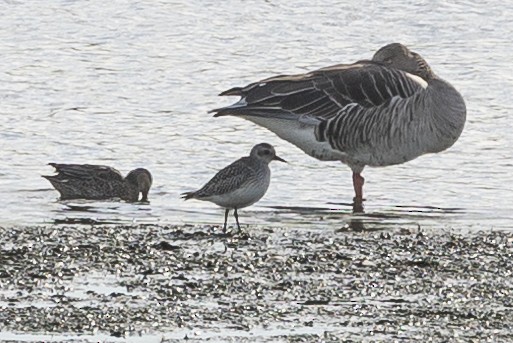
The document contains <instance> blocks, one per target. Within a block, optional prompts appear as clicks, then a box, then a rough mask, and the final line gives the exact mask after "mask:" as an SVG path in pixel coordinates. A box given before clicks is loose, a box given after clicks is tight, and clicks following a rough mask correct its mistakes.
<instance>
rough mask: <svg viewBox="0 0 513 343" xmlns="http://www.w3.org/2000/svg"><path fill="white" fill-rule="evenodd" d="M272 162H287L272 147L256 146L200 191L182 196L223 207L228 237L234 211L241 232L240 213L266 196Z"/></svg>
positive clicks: (264, 144)
mask: <svg viewBox="0 0 513 343" xmlns="http://www.w3.org/2000/svg"><path fill="white" fill-rule="evenodd" d="M271 161H281V162H285V160H284V159H282V158H281V157H279V156H277V155H276V151H275V150H274V147H273V146H272V145H270V144H267V143H260V144H257V145H255V146H254V147H253V148H252V149H251V152H250V154H249V156H245V157H241V158H240V159H238V160H237V161H235V162H233V163H232V164H230V165H228V166H227V167H225V168H223V169H221V170H220V171H219V172H218V173H217V174H216V175H214V177H213V178H212V179H211V180H210V181H209V182H207V184H206V185H205V186H203V187H202V188H200V189H199V190H197V191H193V192H185V193H182V198H183V199H185V200H189V199H198V200H206V201H211V202H213V203H214V204H216V205H218V206H221V207H224V208H225V212H224V226H223V232H225V233H226V222H227V221H228V213H229V212H230V210H231V209H233V210H234V212H233V214H234V216H235V221H236V222H237V228H238V230H239V232H240V224H239V215H238V213H237V209H239V208H243V207H247V206H250V205H253V204H254V203H256V202H257V201H258V200H260V199H261V198H262V197H263V196H264V194H265V192H267V188H269V184H270V182H271V170H270V169H269V163H270V162H271Z"/></svg>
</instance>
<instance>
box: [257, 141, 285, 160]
mask: <svg viewBox="0 0 513 343" xmlns="http://www.w3.org/2000/svg"><path fill="white" fill-rule="evenodd" d="M250 156H251V157H254V158H257V159H259V160H262V161H264V162H266V163H269V162H271V161H273V160H276V161H281V162H287V161H285V160H284V159H283V158H281V157H278V156H276V151H275V150H274V147H273V146H272V145H271V144H267V143H260V144H257V145H255V146H254V147H253V149H251V153H250Z"/></svg>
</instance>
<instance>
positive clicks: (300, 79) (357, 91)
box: [212, 61, 427, 119]
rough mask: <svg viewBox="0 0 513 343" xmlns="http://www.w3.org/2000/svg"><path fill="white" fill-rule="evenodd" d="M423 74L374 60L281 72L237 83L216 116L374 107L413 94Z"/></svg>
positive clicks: (322, 113) (322, 115) (329, 113)
mask: <svg viewBox="0 0 513 343" xmlns="http://www.w3.org/2000/svg"><path fill="white" fill-rule="evenodd" d="M426 85H427V83H426V82H425V81H424V80H422V79H421V78H420V77H418V76H415V75H412V74H409V73H406V72H404V71H401V70H398V69H392V68H388V67H386V66H385V65H384V64H381V63H378V62H373V61H359V62H356V63H354V64H339V65H335V66H331V67H327V68H322V69H319V70H316V71H313V72H310V73H306V74H299V75H280V76H275V77H271V78H268V79H264V80H261V81H259V82H255V83H251V84H249V85H247V86H245V87H235V88H232V89H229V90H227V91H225V92H223V93H221V94H220V95H239V96H240V97H241V99H240V101H239V102H237V103H235V104H234V105H231V106H228V107H223V108H220V109H215V110H213V111H212V112H215V113H216V114H215V116H222V115H249V116H252V115H253V116H264V117H280V118H283V119H285V118H284V117H286V116H287V115H290V117H291V118H290V119H293V118H295V119H297V118H298V116H299V117H301V116H303V115H306V116H308V117H313V118H317V119H330V118H332V117H334V116H335V115H337V114H338V113H339V111H341V110H342V109H344V108H345V107H346V106H347V105H350V104H356V105H359V106H362V107H365V108H370V107H375V106H379V105H382V104H384V103H386V102H387V101H390V100H391V99H392V98H394V97H401V98H408V97H411V96H412V95H413V94H415V93H416V92H418V91H419V90H421V89H423V88H425V87H426Z"/></svg>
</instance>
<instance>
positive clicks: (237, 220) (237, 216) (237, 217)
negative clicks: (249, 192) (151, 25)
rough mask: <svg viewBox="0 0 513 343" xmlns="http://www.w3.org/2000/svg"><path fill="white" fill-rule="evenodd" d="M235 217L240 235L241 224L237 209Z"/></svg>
mask: <svg viewBox="0 0 513 343" xmlns="http://www.w3.org/2000/svg"><path fill="white" fill-rule="evenodd" d="M233 215H234V216H235V221H236V222H237V228H238V229H239V233H240V232H241V229H240V224H239V214H238V213H237V207H235V210H234V212H233Z"/></svg>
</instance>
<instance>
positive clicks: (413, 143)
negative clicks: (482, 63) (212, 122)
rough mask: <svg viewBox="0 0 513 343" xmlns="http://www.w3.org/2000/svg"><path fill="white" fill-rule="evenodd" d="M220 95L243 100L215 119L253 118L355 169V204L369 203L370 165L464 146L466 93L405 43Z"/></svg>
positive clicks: (321, 156)
mask: <svg viewBox="0 0 513 343" xmlns="http://www.w3.org/2000/svg"><path fill="white" fill-rule="evenodd" d="M220 95H237V96H240V97H241V99H240V100H239V101H238V102H237V103H235V104H233V105H231V106H227V107H223V108H218V109H215V110H212V111H211V112H215V115H214V116H215V117H219V116H225V115H233V116H237V117H241V118H244V119H247V120H250V121H252V122H254V123H256V124H258V125H260V126H263V127H265V128H267V129H269V130H270V131H272V132H274V133H275V134H277V135H278V136H279V137H281V138H282V139H285V140H287V141H289V142H291V143H292V144H294V145H296V146H297V147H299V148H300V149H302V150H303V151H304V152H305V153H307V154H308V155H310V156H313V157H315V158H317V159H319V160H322V161H333V160H338V161H342V162H343V163H345V164H347V165H348V166H349V167H350V168H351V170H352V172H353V187H354V192H355V198H354V203H355V204H362V201H363V183H364V178H363V177H362V176H361V173H362V171H363V169H364V167H365V166H371V167H381V166H389V165H394V164H399V163H404V162H407V161H410V160H413V159H414V158H416V157H419V156H420V155H423V154H427V153H437V152H440V151H443V150H445V149H447V148H449V147H450V146H452V145H453V144H454V143H455V142H456V140H457V139H458V137H459V136H460V134H461V132H462V130H463V126H464V124H465V119H466V108H465V102H464V100H463V97H462V96H461V95H460V93H459V92H458V91H457V90H456V89H455V88H454V87H453V86H452V85H451V84H449V83H448V82H447V81H444V80H442V79H441V78H439V77H438V76H437V75H436V74H435V73H434V72H433V71H432V70H431V68H430V67H429V65H428V63H427V62H426V61H425V60H424V59H423V58H422V57H421V56H420V55H419V54H417V53H415V52H413V51H410V50H409V49H408V48H407V47H406V46H404V45H402V44H400V43H392V44H389V45H386V46H384V47H382V48H381V49H379V50H378V51H377V52H376V53H375V54H374V56H373V58H372V60H370V61H369V60H362V61H358V62H356V63H353V64H339V65H334V66H331V67H327V68H322V69H319V70H316V71H312V72H309V73H306V74H299V75H279V76H275V77H271V78H268V79H264V80H262V81H258V82H255V83H251V84H249V85H247V86H245V87H235V88H231V89H229V90H227V91H225V92H222V93H221V94H220ZM362 208H363V207H362Z"/></svg>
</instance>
